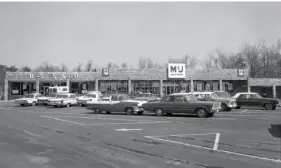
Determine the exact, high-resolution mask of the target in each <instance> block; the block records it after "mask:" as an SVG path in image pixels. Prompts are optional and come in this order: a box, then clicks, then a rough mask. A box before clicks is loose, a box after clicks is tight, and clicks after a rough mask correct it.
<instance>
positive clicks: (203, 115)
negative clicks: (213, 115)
mask: <svg viewBox="0 0 281 168" xmlns="http://www.w3.org/2000/svg"><path fill="white" fill-rule="evenodd" d="M196 114H197V116H198V117H199V118H206V117H207V111H206V110H205V109H203V108H199V109H197V110H196Z"/></svg>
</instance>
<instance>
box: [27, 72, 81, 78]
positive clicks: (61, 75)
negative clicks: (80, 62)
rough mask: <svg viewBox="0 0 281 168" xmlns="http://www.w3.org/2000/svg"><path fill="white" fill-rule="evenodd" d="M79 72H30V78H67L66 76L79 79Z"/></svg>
mask: <svg viewBox="0 0 281 168" xmlns="http://www.w3.org/2000/svg"><path fill="white" fill-rule="evenodd" d="M78 77H79V76H78V73H76V72H74V73H64V72H53V73H43V72H40V73H29V78H30V79H35V78H39V79H43V78H52V79H66V78H72V79H77V78H78Z"/></svg>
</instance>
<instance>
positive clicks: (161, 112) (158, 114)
mask: <svg viewBox="0 0 281 168" xmlns="http://www.w3.org/2000/svg"><path fill="white" fill-rule="evenodd" d="M155 115H156V116H163V115H164V112H163V110H162V109H156V110H155Z"/></svg>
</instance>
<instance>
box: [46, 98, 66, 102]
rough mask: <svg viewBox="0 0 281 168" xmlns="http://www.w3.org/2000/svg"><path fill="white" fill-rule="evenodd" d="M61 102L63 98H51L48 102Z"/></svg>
mask: <svg viewBox="0 0 281 168" xmlns="http://www.w3.org/2000/svg"><path fill="white" fill-rule="evenodd" d="M61 100H63V98H51V99H49V101H61Z"/></svg>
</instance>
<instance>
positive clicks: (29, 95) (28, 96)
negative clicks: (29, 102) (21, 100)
mask: <svg viewBox="0 0 281 168" xmlns="http://www.w3.org/2000/svg"><path fill="white" fill-rule="evenodd" d="M24 97H25V98H33V97H34V95H32V94H28V95H25V96H24Z"/></svg>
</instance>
